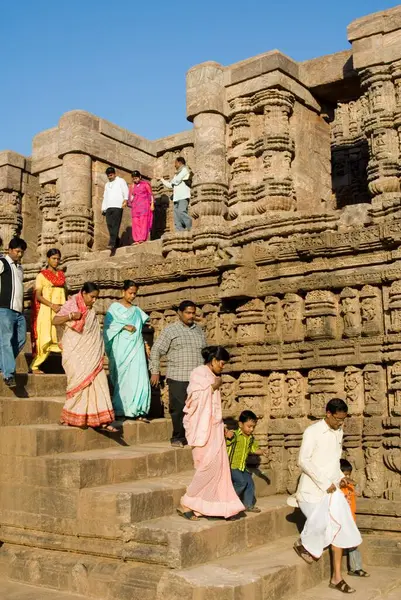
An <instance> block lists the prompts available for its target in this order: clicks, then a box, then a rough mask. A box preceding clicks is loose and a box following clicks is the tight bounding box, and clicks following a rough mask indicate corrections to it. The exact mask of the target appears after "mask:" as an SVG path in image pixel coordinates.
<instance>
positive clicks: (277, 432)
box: [0, 6, 401, 530]
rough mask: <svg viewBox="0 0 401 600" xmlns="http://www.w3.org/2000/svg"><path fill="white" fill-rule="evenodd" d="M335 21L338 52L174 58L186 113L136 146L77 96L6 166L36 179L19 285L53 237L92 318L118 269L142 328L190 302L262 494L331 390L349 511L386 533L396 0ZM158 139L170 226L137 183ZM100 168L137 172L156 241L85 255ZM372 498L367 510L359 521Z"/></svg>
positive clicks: (396, 473)
mask: <svg viewBox="0 0 401 600" xmlns="http://www.w3.org/2000/svg"><path fill="white" fill-rule="evenodd" d="M348 37H349V40H350V42H351V44H352V48H351V50H348V51H345V52H340V53H338V54H335V55H331V56H327V57H321V58H317V59H315V60H312V61H307V62H304V63H297V62H295V61H293V60H292V59H290V58H288V57H286V56H284V55H283V54H281V53H280V52H277V51H273V52H268V53H267V54H263V55H261V56H258V57H255V58H252V59H249V60H246V61H243V62H241V63H237V64H235V65H231V66H229V67H223V66H221V65H219V64H217V63H213V62H208V63H204V64H201V65H198V66H196V67H194V68H192V69H191V70H190V71H189V72H188V74H187V116H188V120H189V121H191V122H192V123H193V129H192V130H190V131H187V132H183V133H179V134H177V135H175V136H172V137H170V138H165V139H163V140H158V141H154V142H150V141H148V140H144V139H143V138H140V137H138V136H136V135H134V134H132V133H130V132H128V131H125V130H123V129H121V128H119V127H116V126H114V125H112V124H110V123H108V122H106V121H104V120H102V119H99V118H98V117H95V116H93V115H90V114H88V113H85V112H82V111H74V112H72V113H67V114H66V115H64V116H63V117H62V118H61V119H60V122H59V125H58V126H57V127H56V128H54V129H52V130H49V131H46V132H44V133H41V134H39V135H38V136H36V138H35V140H34V144H33V156H32V165H31V167H28V166H27V165H28V162H27V161H26V162H25V163H24V161H23V160H22V158H21V157H20V158H21V166H19V167H18V169H19V171H20V173H22V175H24V174H25V175H26V174H27V173H28V174H29V173H30V174H29V178H32V176H34V178H36V179H35V181H36V187H35V186H33V184H32V189H35V190H36V192H35V193H36V194H37V196H38V204H37V206H38V209H39V211H40V212H38V215H37V218H38V222H39V223H40V226H39V230H40V231H39V237H38V254H37V256H36V257H35V258H33V257H32V258H31V257H30V259H29V260H30V261H31V264H27V268H26V274H27V289H28V288H29V286H30V282H31V281H32V280H33V277H34V275H35V273H36V272H37V270H38V265H39V262H40V258H41V257H43V254H44V252H45V250H46V249H47V248H48V247H50V246H54V245H58V246H61V249H62V252H63V256H64V259H65V262H66V265H67V278H68V283H69V285H70V287H71V289H77V288H78V287H79V286H80V285H81V284H82V282H83V281H84V280H87V279H93V280H96V281H98V282H99V283H100V284H101V286H102V292H101V299H100V302H99V307H98V310H99V312H100V314H101V315H102V314H104V312H105V311H106V310H107V306H108V304H109V303H110V301H111V300H112V299H114V298H116V297H117V296H118V295H119V293H120V292H119V290H120V288H121V281H122V279H124V278H126V277H131V278H133V279H135V280H136V281H138V282H139V284H140V286H141V288H140V297H139V303H140V305H141V307H142V308H143V309H144V310H146V311H147V312H149V313H150V315H151V322H152V325H153V327H154V332H155V335H156V336H157V335H158V333H159V332H160V330H161V329H162V327H163V326H164V325H166V324H168V323H169V322H171V320H173V319H175V318H176V315H175V312H174V310H173V307H174V306H175V305H177V304H178V303H179V301H180V300H183V299H187V298H190V299H193V300H194V301H195V302H196V303H197V305H198V306H199V311H198V318H199V321H200V322H201V323H203V324H204V326H205V328H206V332H207V336H208V340H209V342H210V343H219V344H223V345H225V346H227V347H228V348H229V349H230V351H231V353H232V360H231V362H230V364H229V366H228V370H227V373H226V374H225V375H224V386H223V402H224V411H225V414H226V415H227V416H229V415H231V416H237V415H238V414H239V412H240V411H241V410H242V409H244V408H251V409H252V410H254V411H255V412H256V413H257V414H258V415H259V416H260V423H259V425H258V429H257V436H258V438H259V441H260V443H261V445H262V446H265V447H266V446H267V447H268V448H269V458H268V459H267V464H265V465H263V467H264V468H265V469H266V470H267V471H269V473H270V474H271V481H272V487H271V489H272V491H279V492H293V491H294V489H295V485H296V481H297V477H298V474H299V473H298V467H297V453H298V448H299V445H300V442H301V436H302V432H303V430H304V429H305V427H306V426H307V424H308V423H309V422H310V420H311V419H315V418H319V417H321V416H322V415H323V414H324V406H325V404H326V402H327V401H328V400H329V399H330V398H331V397H333V396H340V397H342V398H344V399H345V400H346V401H347V403H348V404H349V407H350V415H351V416H350V419H349V420H348V422H347V425H346V431H345V444H344V445H345V454H346V456H347V457H348V458H349V460H350V461H351V462H352V464H353V465H354V468H355V477H356V479H357V480H358V482H359V483H360V484H361V487H362V489H363V494H364V496H365V504H364V503H363V502H362V503H361V507H362V508H361V510H362V512H364V513H365V517H364V518H365V521H364V522H362V526H363V524H364V523H365V525H366V524H369V527H373V528H377V529H384V530H396V529H397V527H398V528H399V525H397V518H398V517H399V515H401V190H400V166H401V163H400V148H401V146H400V144H401V140H400V137H401V93H400V90H401V7H400V6H399V7H396V8H394V9H391V10H389V11H385V12H383V13H377V14H375V15H371V16H368V17H366V18H363V19H359V20H357V21H355V22H353V23H352V24H351V25H350V26H349V29H348ZM6 154H7V155H9V154H10V153H2V154H1V155H0V157H2V156H3V155H4V156H5V155H6ZM178 154H183V155H184V156H186V158H187V159H188V162H189V164H190V166H191V168H192V170H193V172H194V181H193V189H192V191H193V197H192V200H191V208H190V210H191V213H192V216H193V220H194V225H193V229H192V230H191V231H190V232H175V231H174V230H173V227H172V222H171V209H170V207H171V203H170V201H169V198H168V195H167V194H166V191H165V190H163V189H162V188H161V187H160V186H158V185H157V183H156V179H157V178H158V177H160V176H161V175H171V173H172V169H173V159H174V156H177V155H178ZM7 160H10V159H7ZM15 160H17V159H15ZM3 162H5V161H3ZM109 164H112V165H114V166H116V167H117V168H118V170H119V173H121V174H122V175H123V176H124V177H126V178H127V179H129V172H130V171H131V170H132V169H139V170H141V171H142V172H143V174H144V175H145V176H146V177H148V178H149V179H151V180H152V183H153V185H154V190H155V195H156V198H157V203H156V204H157V209H156V210H157V212H156V222H157V227H156V230H155V232H154V237H155V238H161V239H159V240H158V241H154V242H149V243H147V244H145V245H143V246H141V247H138V248H135V249H130V248H121V249H120V250H119V251H118V252H117V255H116V257H115V258H113V259H110V258H109V257H108V255H107V253H105V252H102V249H103V248H105V244H106V236H105V229H104V223H103V221H102V218H101V216H100V202H101V196H102V188H103V184H104V182H105V179H104V175H103V173H104V168H105V166H106V165H109ZM1 165H2V163H1V162H0V169H1V168H2V167H1ZM8 165H9V163H7V162H5V166H6V167H7V169H8ZM7 169H6V171H7ZM26 176H28V175H26ZM0 181H3V179H1V171H0ZM2 185H3V184H2ZM13 185H15V187H13ZM18 185H19V184H17V183H15V184H14V183H13V184H12V185H11V184H9V190H8V189H7V192H6V193H7V194H10V193H11V194H15V193H17V196H15V197H18V201H17V202H14V203H13V204H12V206H13V207H14V208H13V209H12V210H11V209H9V208H7V211H5V212H4V214H5V215H6V217H3V210H2V221H1V226H2V228H3V229H2V233H3V235H4V234H9V233H10V232H11V229H6V227H11V228H12V227H17V225H18V227H20V226H21V222H22V220H21V217H23V216H24V210H26V212H27V213H29V209H24V198H25V196H24V197H23V198H22V202H21V196H20V195H21V193H23V190H22V188H21V189H19V188H18ZM2 189H3V187H2ZM4 189H6V188H4ZM18 194H20V195H19V196H18ZM13 197H14V196H13ZM34 197H35V194H34V193H33V192H32V194H31V195H30V196H29V197H28V205H29V206H31V204H29V203H32V199H33V198H34ZM7 206H9V205H7ZM21 206H22V208H21ZM10 211H11V212H12V214H13V217H12V219H11V217H8V216H7V215H9V214H11V212H10ZM21 211H22V212H21ZM7 219H8V221H7ZM9 222H10V223H11V224H9ZM24 227H25V225H24ZM125 227H128V222H127V221H125V225H124V227H123V229H124V228H125ZM23 231H25V230H23ZM35 235H36V231H35V230H34V228H32V230H31V231H30V232H28V236H35ZM31 245H32V240H31ZM379 499H380V500H381V501H380V502H379ZM372 514H375V515H376V516H377V515H379V517H380V518H377V519H376V520H375V521H374V522H371V518H370V515H372ZM397 515H398V517H397Z"/></svg>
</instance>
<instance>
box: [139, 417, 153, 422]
mask: <svg viewBox="0 0 401 600" xmlns="http://www.w3.org/2000/svg"><path fill="white" fill-rule="evenodd" d="M136 421H139V422H140V423H150V421H149V419H147V418H146V417H137V418H136Z"/></svg>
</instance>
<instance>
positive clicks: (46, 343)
mask: <svg viewBox="0 0 401 600" xmlns="http://www.w3.org/2000/svg"><path fill="white" fill-rule="evenodd" d="M60 260H61V252H60V250H58V249H57V248H52V249H51V250H49V251H48V253H47V268H46V269H42V270H41V272H40V273H39V275H38V276H37V277H36V283H35V290H34V294H33V302H32V353H33V356H34V359H33V362H32V364H31V371H32V373H34V374H35V375H37V374H43V371H41V370H40V369H39V366H40V365H41V364H42V363H44V362H45V360H46V359H47V357H48V356H49V354H50V352H61V349H60V346H59V343H58V340H57V330H56V328H55V326H54V325H53V324H52V320H53V317H54V315H55V314H56V313H58V312H59V310H60V308H61V306H62V305H63V304H64V303H65V301H66V294H65V275H64V273H63V271H61V270H59V268H58V266H59V264H60Z"/></svg>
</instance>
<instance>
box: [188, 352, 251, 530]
mask: <svg viewBox="0 0 401 600" xmlns="http://www.w3.org/2000/svg"><path fill="white" fill-rule="evenodd" d="M202 356H203V358H204V360H205V364H204V365H203V366H201V367H197V368H196V369H194V370H193V371H192V373H191V376H190V379H189V386H188V391H187V393H188V397H187V400H186V403H185V408H184V427H185V432H186V438H187V440H188V444H189V445H190V446H192V456H193V459H194V466H195V469H196V473H195V475H194V478H193V479H192V481H191V483H190V485H189V486H188V488H187V492H186V494H185V495H184V496H183V497H182V498H181V509H178V512H179V514H180V515H181V516H183V517H185V518H186V519H189V520H191V521H195V520H197V519H198V517H199V516H205V517H223V518H225V519H229V518H232V517H235V516H236V515H239V513H241V512H242V511H244V510H245V507H244V505H243V504H242V502H241V500H240V499H239V498H238V496H237V494H236V492H235V490H234V488H233V484H232V481H231V471H230V464H229V461H228V455H227V449H226V442H225V435H224V423H223V416H222V410H221V397H220V392H219V387H220V385H221V378H220V375H221V373H222V371H223V368H224V365H225V363H226V362H227V361H228V360H229V358H230V355H229V354H228V352H227V350H225V348H222V347H221V346H210V347H207V348H204V349H203V350H202Z"/></svg>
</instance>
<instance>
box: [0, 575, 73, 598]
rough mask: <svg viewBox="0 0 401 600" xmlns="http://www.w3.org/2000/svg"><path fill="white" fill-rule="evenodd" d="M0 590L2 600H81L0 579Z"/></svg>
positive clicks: (64, 593)
mask: <svg viewBox="0 0 401 600" xmlns="http://www.w3.org/2000/svg"><path fill="white" fill-rule="evenodd" d="M0 589H1V597H2V600H82V598H83V596H77V595H76V594H69V593H66V592H57V591H54V590H44V589H43V588H41V587H37V586H36V585H35V586H33V585H24V584H22V583H15V582H13V581H4V579H0Z"/></svg>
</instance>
